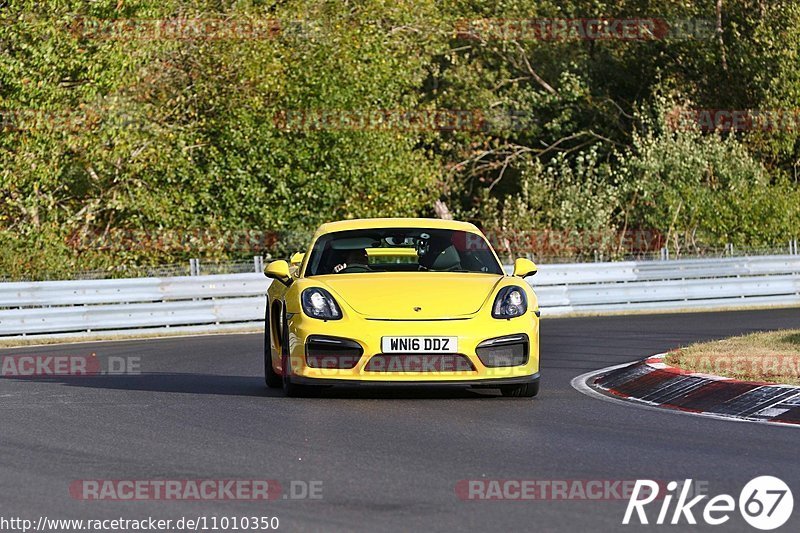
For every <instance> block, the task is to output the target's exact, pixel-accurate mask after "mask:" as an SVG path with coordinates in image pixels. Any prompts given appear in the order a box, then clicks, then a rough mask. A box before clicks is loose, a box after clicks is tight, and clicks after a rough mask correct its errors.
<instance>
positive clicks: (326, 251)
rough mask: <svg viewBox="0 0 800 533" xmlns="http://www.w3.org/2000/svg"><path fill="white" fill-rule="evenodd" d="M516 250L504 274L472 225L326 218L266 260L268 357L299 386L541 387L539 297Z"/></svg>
mask: <svg viewBox="0 0 800 533" xmlns="http://www.w3.org/2000/svg"><path fill="white" fill-rule="evenodd" d="M535 273H536V265H534V264H533V262H531V261H529V260H528V259H517V260H516V262H515V264H514V273H513V275H511V276H508V275H505V274H504V271H503V268H502V266H501V264H500V261H499V260H498V258H497V255H496V254H495V252H494V250H492V248H491V246H490V245H489V243H488V242H487V240H486V238H485V237H484V236H483V234H482V233H481V232H480V230H479V229H478V228H476V227H475V226H474V225H472V224H468V223H465V222H454V221H448V220H437V219H422V218H382V219H364V220H347V221H342V222H333V223H329V224H323V225H322V226H321V227H320V228H319V229H318V230H317V232H316V234H315V235H314V237H313V240H312V243H311V246H310V247H309V249H308V251H307V252H306V253H304V254H301V253H296V254H294V256H292V258H291V260H290V261H289V262H287V261H274V262H272V263H270V264H269V265H268V266H267V268H266V270H265V274H266V275H267V277H269V278H272V279H273V280H275V281H273V283H271V284H270V287H269V290H268V292H267V311H266V317H265V342H264V367H265V381H266V384H267V386H269V387H275V388H277V387H281V386H282V387H283V389H284V391H285V392H286V394H287V395H288V396H302V395H304V394H306V393H308V392H310V391H311V390H313V388H314V387H319V386H330V385H348V386H352V385H370V386H375V385H414V386H416V385H423V384H430V385H460V386H472V387H488V388H499V389H500V391H501V392H502V393H503V395H506V396H527V397H531V396H536V394H537V393H538V391H539V305H538V302H537V300H536V295H535V294H534V292H533V290H532V289H531V287H530V286H529V285H528V284H527V283H526V282H525V281H524V280H523V279H522V278H524V277H526V276H529V275H532V274H535Z"/></svg>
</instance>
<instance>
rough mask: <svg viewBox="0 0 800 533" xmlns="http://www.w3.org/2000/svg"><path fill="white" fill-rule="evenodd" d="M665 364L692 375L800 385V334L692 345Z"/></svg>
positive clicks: (776, 333) (759, 335) (760, 335)
mask: <svg viewBox="0 0 800 533" xmlns="http://www.w3.org/2000/svg"><path fill="white" fill-rule="evenodd" d="M664 362H665V363H667V364H668V365H673V366H678V367H680V368H683V369H684V370H688V371H690V372H701V373H705V374H715V375H718V376H725V377H730V378H735V379H741V380H745V381H766V382H769V383H784V384H788V385H800V330H798V329H795V330H785V331H770V332H765V333H751V334H749V335H744V336H741V337H731V338H730V339H723V340H719V341H713V342H703V343H697V344H692V345H690V346H687V347H685V348H680V349H679V350H675V351H673V352H670V353H669V354H667V356H666V358H665V360H664Z"/></svg>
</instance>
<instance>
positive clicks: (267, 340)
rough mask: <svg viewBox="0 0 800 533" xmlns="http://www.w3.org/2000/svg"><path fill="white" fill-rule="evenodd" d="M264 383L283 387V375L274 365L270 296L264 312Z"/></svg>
mask: <svg viewBox="0 0 800 533" xmlns="http://www.w3.org/2000/svg"><path fill="white" fill-rule="evenodd" d="M264 383H265V384H266V386H267V387H269V388H270V389H278V388H280V387H281V384H282V383H281V376H280V375H278V373H277V372H275V369H274V368H273V367H272V327H271V324H270V316H269V298H267V310H266V312H265V313H264Z"/></svg>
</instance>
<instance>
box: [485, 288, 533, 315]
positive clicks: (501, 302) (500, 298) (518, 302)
mask: <svg viewBox="0 0 800 533" xmlns="http://www.w3.org/2000/svg"><path fill="white" fill-rule="evenodd" d="M527 310H528V297H527V296H525V291H523V290H522V289H521V288H520V287H503V288H502V289H500V292H499V293H498V294H497V298H495V299H494V305H493V306H492V316H493V317H494V318H514V317H515V316H522V315H524V314H525V312H526V311H527Z"/></svg>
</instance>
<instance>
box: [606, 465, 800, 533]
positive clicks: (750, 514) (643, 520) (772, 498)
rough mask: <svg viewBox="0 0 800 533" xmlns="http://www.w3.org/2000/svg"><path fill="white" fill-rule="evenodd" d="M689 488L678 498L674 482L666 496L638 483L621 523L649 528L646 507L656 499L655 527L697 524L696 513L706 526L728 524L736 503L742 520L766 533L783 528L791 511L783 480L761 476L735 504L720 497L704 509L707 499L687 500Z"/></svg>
mask: <svg viewBox="0 0 800 533" xmlns="http://www.w3.org/2000/svg"><path fill="white" fill-rule="evenodd" d="M691 487H692V480H691V479H687V480H686V481H685V482H684V483H683V484H681V485H680V494H678V491H677V489H678V488H679V484H678V483H677V482H676V481H670V482H669V483H667V487H666V494H659V484H658V483H656V482H655V481H651V480H649V479H645V480H641V479H639V480H637V481H636V485H635V486H634V488H633V493H632V494H631V497H630V500H628V507H627V508H626V509H625V516H624V518H623V519H622V523H623V524H625V525H627V524H631V523H634V524H635V523H636V520H637V519H638V523H640V524H649V523H650V522H649V519H648V515H647V512H646V511H645V507H646V506H647V505H649V504H651V503H653V502H654V501H655V500H656V499H657V498H659V499H660V500H661V507H660V509H659V511H658V517H657V518H656V520H655V523H656V524H659V525H661V524H673V525H675V524H680V523H682V521H683V520H685V523H687V524H697V519H696V518H695V513H698V515H700V516H701V517H702V520H703V521H704V522H705V523H706V524H708V525H712V526H718V525H721V524H724V523H726V522H727V521H728V520H730V518H731V514H732V513H734V511H736V509H737V503H738V510H739V513H741V515H742V518H744V520H745V521H746V522H747V523H748V524H750V525H751V526H753V527H754V528H756V529H761V530H765V531H766V530H771V529H776V528H779V527H780V526H782V525H783V524H785V523H786V521H787V520H789V517H790V516H791V515H792V509H793V508H794V498H793V497H792V491H791V489H789V486H788V485H787V484H786V483H784V482H783V481H782V480H780V479H778V478H776V477H773V476H760V477H757V478H755V479H752V480H750V481H749V482H748V483H747V485H745V486H744V488H743V489H742V492H741V493H740V494H739V500H738V502H737V501H736V500H735V499H734V497H733V496H730V495H728V494H720V495H718V496H714V497H713V498H710V499H709V500H708V501H706V502H704V504H705V505H702V504H701V502H703V500H705V499H706V498H707V497H708V496H707V495H705V494H702V495H699V496H694V497H693V498H691V499H689V498H690V496H691V494H690V491H691ZM676 496H677V501H676V503H675V506H674V508H672V501H673V500H674V499H675V497H676ZM634 513H635V515H634ZM634 516H635V518H634ZM650 519H652V516H651V517H650Z"/></svg>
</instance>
